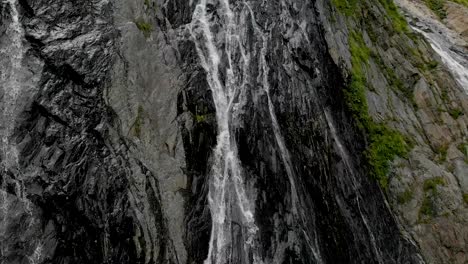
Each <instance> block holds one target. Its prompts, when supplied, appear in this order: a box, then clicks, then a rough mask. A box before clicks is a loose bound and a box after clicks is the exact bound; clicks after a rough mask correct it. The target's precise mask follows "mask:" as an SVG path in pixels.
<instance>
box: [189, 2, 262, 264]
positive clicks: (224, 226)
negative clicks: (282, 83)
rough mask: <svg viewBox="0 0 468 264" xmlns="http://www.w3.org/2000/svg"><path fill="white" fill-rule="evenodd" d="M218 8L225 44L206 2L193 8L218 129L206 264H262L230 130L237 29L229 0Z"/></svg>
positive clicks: (193, 28)
mask: <svg viewBox="0 0 468 264" xmlns="http://www.w3.org/2000/svg"><path fill="white" fill-rule="evenodd" d="M221 4H222V8H221V9H222V11H223V13H222V14H218V15H219V16H220V19H223V20H224V26H225V30H226V31H225V32H224V34H225V39H220V40H218V39H215V34H214V33H213V32H212V24H211V23H212V21H213V19H214V18H213V16H212V14H211V13H209V11H208V10H207V0H201V1H200V3H199V4H198V5H197V6H196V8H195V11H194V14H193V18H192V23H191V29H190V31H191V34H192V36H193V39H194V41H195V44H196V48H197V53H198V56H199V59H200V61H201V65H202V67H203V68H204V70H205V71H206V73H207V81H208V84H209V87H210V89H211V91H212V95H213V100H214V104H215V107H216V120H217V124H218V136H217V145H216V148H215V150H214V153H213V165H212V168H211V172H210V179H209V193H208V202H209V206H210V210H211V217H212V230H211V236H210V242H209V251H208V258H207V259H206V260H205V264H212V263H213V264H214V263H216V264H223V263H231V262H232V260H233V259H237V261H236V263H237V262H239V263H262V262H261V258H260V254H259V252H258V246H257V243H256V239H257V238H256V233H257V231H258V228H257V226H256V224H255V219H254V206H253V202H252V201H250V200H249V197H248V196H247V192H246V187H245V181H244V178H243V171H242V168H241V165H240V161H239V159H238V153H237V146H236V142H235V139H234V137H233V133H232V131H231V129H232V126H233V124H232V122H233V120H234V117H235V114H236V113H235V111H236V109H237V106H238V104H240V103H242V98H241V96H240V94H241V93H242V92H241V88H242V85H239V84H238V82H237V81H236V78H237V77H236V75H235V74H234V69H233V67H232V61H231V58H232V53H233V52H235V51H236V49H237V45H236V41H237V40H236V39H237V37H236V36H235V35H234V34H235V33H236V32H234V30H235V28H236V24H235V21H234V15H233V13H232V11H231V8H230V5H229V2H228V0H222V1H221ZM216 36H217V35H216ZM218 41H224V42H225V43H223V44H224V45H225V49H224V52H225V55H226V56H227V58H228V66H227V67H228V69H227V77H226V78H227V80H226V81H225V82H224V83H223V82H222V80H221V76H220V64H221V55H222V52H223V51H222V50H220V49H219V48H218V47H217V44H219V43H218ZM244 55H245V54H244ZM247 61H248V59H246V60H245V61H244V62H245V63H247ZM236 101H237V102H236ZM238 232H240V233H238Z"/></svg>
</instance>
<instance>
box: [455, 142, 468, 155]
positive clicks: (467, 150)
mask: <svg viewBox="0 0 468 264" xmlns="http://www.w3.org/2000/svg"><path fill="white" fill-rule="evenodd" d="M457 148H458V150H460V152H461V153H463V155H465V156H468V143H461V144H459V145H458V146H457Z"/></svg>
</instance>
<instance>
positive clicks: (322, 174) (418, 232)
mask: <svg viewBox="0 0 468 264" xmlns="http://www.w3.org/2000/svg"><path fill="white" fill-rule="evenodd" d="M346 2H347V1H346ZM350 2H353V1H350ZM337 3H339V1H338V0H337V1H323V0H317V1H292V0H291V1H287V0H283V1H269V2H265V1H230V2H229V4H230V5H229V6H230V8H231V10H232V17H233V19H236V21H238V23H236V25H234V26H232V25H229V24H227V23H226V21H227V17H229V16H228V15H226V7H224V6H223V4H222V2H221V1H208V4H207V10H208V11H207V13H208V15H207V16H209V17H210V20H209V23H210V25H211V26H210V30H211V31H212V32H215V34H214V40H213V41H214V43H215V48H216V49H218V51H219V53H220V54H221V63H220V66H219V72H220V76H221V77H220V79H221V80H222V81H221V85H223V87H227V86H228V84H227V82H226V81H227V80H234V81H233V84H232V85H234V86H237V87H241V89H240V91H241V92H242V96H239V97H238V98H237V99H236V100H234V104H235V106H236V107H234V108H233V110H232V111H231V112H230V118H232V120H235V122H231V123H230V129H231V131H233V138H232V141H233V142H234V144H235V145H236V147H237V149H238V158H239V160H240V164H241V166H242V171H243V175H242V177H243V179H244V181H245V188H246V189H247V190H248V197H249V199H251V201H252V203H253V204H254V207H255V216H254V218H255V224H256V226H258V232H257V234H256V236H257V237H258V238H257V239H256V240H255V248H257V249H258V252H259V254H260V256H261V259H262V261H263V263H424V261H425V262H427V263H446V262H447V261H449V262H450V263H464V262H463V261H464V260H465V259H466V252H467V249H466V244H467V243H466V242H468V236H467V233H468V231H467V230H466V226H467V225H466V221H467V219H468V217H467V203H466V194H467V193H468V187H467V186H465V185H466V183H467V182H466V172H467V171H468V169H467V165H466V164H467V163H466V158H467V157H466V154H467V149H466V148H467V145H466V138H467V133H468V131H467V125H466V124H467V122H468V117H467V115H466V114H465V113H466V111H467V109H468V100H467V96H466V94H464V93H463V89H462V87H459V85H457V83H456V82H455V81H454V79H453V78H452V76H451V75H450V72H449V71H448V70H447V69H446V68H445V67H444V66H443V64H442V63H441V61H440V59H439V58H438V57H437V56H436V54H435V53H434V51H433V50H432V49H431V48H430V46H429V45H428V44H427V43H426V42H425V41H424V40H423V38H422V37H421V36H420V35H418V34H415V33H413V32H412V31H411V29H410V28H407V27H406V26H401V24H395V19H397V21H398V22H399V23H402V21H401V18H400V17H395V13H393V11H392V10H393V9H392V8H390V9H389V3H390V2H389V1H385V0H380V1H373V2H370V1H367V0H362V1H359V4H358V5H357V6H356V8H357V9H356V12H355V14H354V15H350V14H349V12H346V10H344V11H343V9H342V8H341V7H340V6H339V5H337ZM196 4H198V2H197V1H184V0H145V1H143V0H141V1H126V0H116V1H105V0H86V1H81V2H76V1H72V0H67V1H55V0H34V1H33V0H19V1H13V0H11V1H7V2H2V3H1V4H0V20H1V23H0V40H1V41H0V50H1V52H2V53H1V54H2V55H4V56H2V57H1V58H0V60H1V61H2V65H7V66H6V67H2V68H0V73H2V75H1V76H2V79H1V80H2V83H1V85H2V97H1V98H2V99H1V100H2V106H3V108H2V111H3V116H2V119H3V120H2V121H4V122H3V123H5V124H8V125H3V126H2V128H1V129H2V149H3V152H2V156H1V157H2V172H1V174H0V175H1V177H0V183H1V186H2V190H1V194H2V195H1V197H0V201H1V210H0V220H1V222H0V262H1V263H203V261H204V260H205V259H206V258H207V256H208V254H209V250H210V246H209V244H210V243H209V242H210V234H211V231H212V230H211V229H212V221H213V220H212V214H211V213H210V208H209V206H208V193H209V191H210V188H213V186H211V185H210V184H209V179H210V177H212V175H211V174H210V173H211V166H212V163H213V159H214V157H213V148H215V146H216V144H217V142H218V138H217V137H218V132H219V131H218V126H217V125H218V124H217V119H216V108H215V102H214V100H215V99H214V98H213V96H212V90H210V83H209V78H210V77H209V75H207V71H206V69H205V68H204V67H203V65H202V61H201V58H200V56H199V53H198V52H197V46H196V45H195V43H196V41H194V35H193V29H194V27H193V21H192V17H193V13H194V11H195V6H196ZM15 16H17V17H16V19H17V20H15ZM15 21H18V23H17V24H18V25H20V26H21V30H12V29H11V28H12V26H11V25H13V24H14V22H15ZM398 25H399V26H398ZM404 25H406V24H404ZM231 26H232V28H231ZM397 28H398V29H397ZM195 29H196V28H195ZM191 30H192V31H191ZM230 30H231V31H230ZM229 32H234V33H235V34H234V35H233V36H234V37H232V36H230V35H229ZM356 32H358V35H361V36H362V40H363V43H358V44H359V45H365V47H366V49H364V50H366V52H367V50H369V54H372V56H369V59H368V61H366V63H365V66H363V67H362V68H363V70H362V73H363V74H364V76H365V80H366V82H365V83H366V89H365V100H366V102H367V106H368V108H367V109H366V113H367V112H368V113H369V116H370V118H371V119H372V122H373V123H375V124H379V127H381V126H380V125H382V126H383V125H385V127H386V129H384V130H382V131H384V132H385V133H387V131H390V129H391V131H393V130H395V131H398V133H400V134H401V135H402V138H404V139H405V146H406V145H407V147H408V152H407V155H401V157H397V158H396V157H393V155H392V156H391V157H388V159H390V160H393V162H392V166H391V167H390V168H388V174H386V175H385V178H377V180H376V179H375V178H376V177H375V172H374V170H375V169H376V167H375V166H373V164H374V163H372V160H369V159H368V158H369V157H368V153H369V151H368V149H369V147H370V146H372V143H374V142H373V138H374V137H372V135H370V134H369V133H368V132H369V131H368V130H366V129H365V128H363V126H362V122H361V121H362V120H360V117H359V116H356V111H354V110H353V108H352V104H351V103H350V101H349V93H348V92H347V91H349V90H348V89H349V87H350V86H351V84H352V81H351V80H352V78H353V74H355V73H356V72H354V71H353V69H354V70H355V68H353V56H355V54H354V55H353V52H350V50H351V51H352V50H353V46H352V45H353V43H354V42H352V41H350V39H353V38H352V37H351V36H352V35H353V34H356ZM13 36H16V39H18V40H19V42H18V43H20V44H21V45H20V46H18V45H16V44H14V43H16V42H14V43H13V42H12V41H11V40H12V39H13ZM226 36H228V37H232V38H233V39H236V44H233V45H234V47H233V48H232V50H229V51H230V52H227V51H228V50H227V42H226V41H225V37H226ZM12 43H13V44H12ZM361 48H363V47H361ZM18 49H20V50H22V52H21V53H12V51H15V50H16V51H17V50H18ZM15 54H21V56H19V55H15ZM246 58H248V60H247V59H246ZM16 62H18V63H16ZM247 62H248V63H247ZM15 65H16V66H15ZM13 66H15V67H13ZM11 69H14V71H11V73H8V72H9V70H11ZM231 71H232V72H235V73H236V75H235V76H239V78H235V79H229V73H230V72H231ZM7 73H8V74H7ZM14 80H21V81H14ZM13 88H14V89H15V91H16V90H18V91H19V92H18V93H17V94H16V93H15V94H12V93H10V91H11V90H12V89H13ZM387 128H388V129H387ZM384 132H382V133H384ZM395 133H396V132H395ZM395 133H393V132H392V134H391V135H396V134H395ZM400 134H398V135H400ZM385 135H386V134H385ZM398 138H400V137H398ZM464 144H465V145H464ZM12 153H17V155H16V154H15V155H13V154H12ZM12 157H13V158H12ZM15 157H17V158H15ZM384 167H386V166H384ZM378 182H380V183H385V185H382V186H379V184H378ZM382 190H383V191H382ZM211 209H212V208H211ZM231 209H232V211H235V210H237V209H236V208H234V206H233V207H232V208H231ZM394 215H395V216H394ZM235 220H236V221H237V222H236V221H233V223H232V226H233V227H232V230H230V231H231V232H232V234H234V235H233V236H232V237H234V239H233V240H232V245H233V246H236V247H239V248H238V249H232V251H233V252H242V248H241V245H239V244H238V243H236V241H237V240H235V239H236V237H239V236H242V235H243V234H244V233H245V232H246V231H245V230H244V229H243V228H242V223H241V222H242V219H235ZM215 221H216V220H215ZM230 261H231V263H254V260H253V257H252V256H249V255H246V256H238V255H232V256H231V259H230Z"/></svg>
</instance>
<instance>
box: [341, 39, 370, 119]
mask: <svg viewBox="0 0 468 264" xmlns="http://www.w3.org/2000/svg"><path fill="white" fill-rule="evenodd" d="M349 50H350V53H351V63H352V69H351V82H350V84H349V86H348V88H347V89H346V90H345V99H346V102H347V104H348V107H349V108H350V110H351V112H352V114H353V116H354V117H355V119H356V120H357V122H358V124H359V126H360V127H361V128H364V127H365V126H366V125H367V123H368V122H369V120H370V117H369V114H368V112H367V109H368V105H367V100H366V86H367V81H366V77H365V74H364V67H365V66H366V65H367V64H368V63H369V57H370V49H369V48H368V47H367V46H366V44H365V43H364V39H363V38H362V35H361V34H359V33H357V32H355V31H353V32H351V33H350V36H349Z"/></svg>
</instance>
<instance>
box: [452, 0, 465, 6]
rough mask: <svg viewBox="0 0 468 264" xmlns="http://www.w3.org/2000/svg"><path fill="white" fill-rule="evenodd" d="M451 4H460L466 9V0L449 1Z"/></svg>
mask: <svg viewBox="0 0 468 264" xmlns="http://www.w3.org/2000/svg"><path fill="white" fill-rule="evenodd" d="M450 1H452V2H455V3H458V4H461V5H464V6H466V7H468V0H450Z"/></svg>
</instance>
